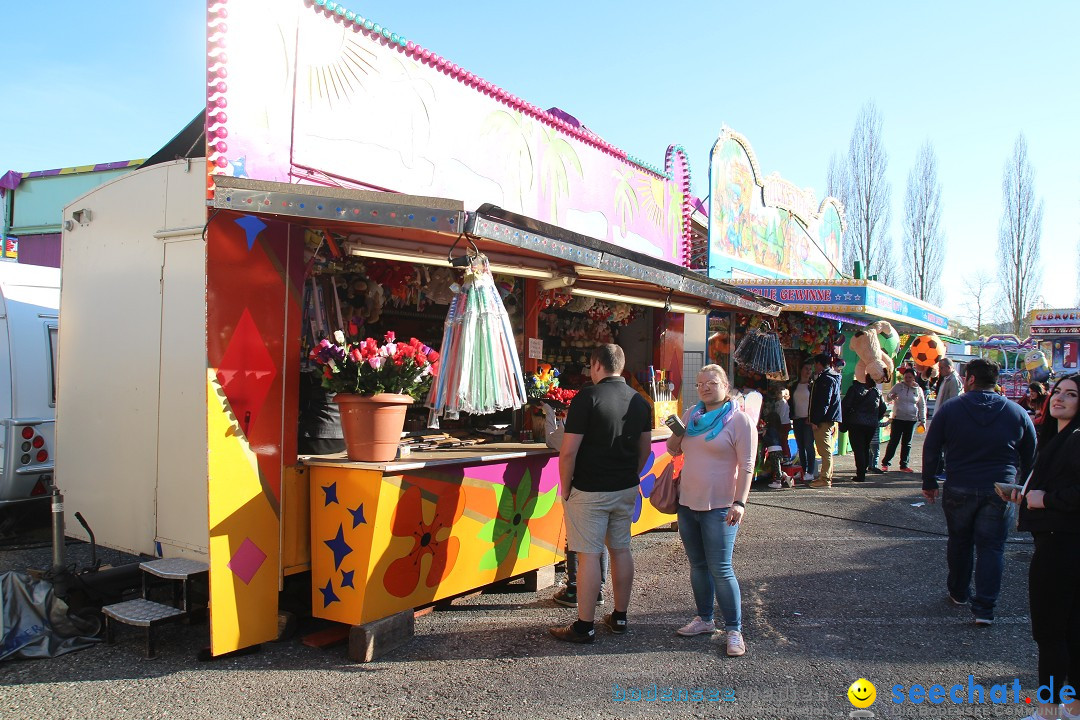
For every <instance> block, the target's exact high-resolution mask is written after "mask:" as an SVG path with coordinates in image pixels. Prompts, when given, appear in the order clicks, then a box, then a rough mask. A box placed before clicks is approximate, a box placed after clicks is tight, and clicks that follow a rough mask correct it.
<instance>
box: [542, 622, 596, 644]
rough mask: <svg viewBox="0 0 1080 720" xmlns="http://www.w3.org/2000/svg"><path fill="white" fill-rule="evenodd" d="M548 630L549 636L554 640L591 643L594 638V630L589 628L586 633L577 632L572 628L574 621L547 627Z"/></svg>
mask: <svg viewBox="0 0 1080 720" xmlns="http://www.w3.org/2000/svg"><path fill="white" fill-rule="evenodd" d="M548 632H549V633H551V637H553V638H555V639H556V640H562V641H563V642H572V643H591V642H593V641H594V640H596V630H590V631H589V632H587V633H579V632H578V631H577V630H575V629H574V623H570V624H569V625H563V626H561V627H553V628H548Z"/></svg>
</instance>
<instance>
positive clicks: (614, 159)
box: [207, 0, 690, 264]
mask: <svg viewBox="0 0 1080 720" xmlns="http://www.w3.org/2000/svg"><path fill="white" fill-rule="evenodd" d="M224 8H225V4H224V3H223V2H222V3H221V8H220V9H219V8H218V6H217V5H216V4H215V3H214V2H213V0H212V1H211V3H210V13H209V26H208V27H209V38H210V42H209V47H208V68H207V69H208V77H209V84H208V93H209V94H208V102H209V106H210V107H211V112H210V115H209V123H210V125H209V131H208V138H209V152H210V156H209V157H210V161H211V162H210V166H211V168H212V170H211V171H212V172H214V173H222V174H231V175H242V176H247V177H252V178H258V179H262V180H277V181H282V182H314V183H325V184H333V185H337V184H343V185H345V186H359V187H365V188H373V189H380V190H392V191H397V192H404V193H410V194H414V195H428V196H437V197H450V198H455V199H460V200H462V201H464V203H465V207H466V208H467V209H474V208H476V207H479V206H480V205H481V204H483V203H493V204H495V205H498V206H500V207H502V208H504V209H506V210H510V211H513V212H516V213H520V214H523V215H526V216H528V217H532V218H536V219H538V220H542V221H545V222H548V223H552V224H555V225H558V226H560V227H563V228H566V229H569V230H573V231H576V232H579V233H582V234H584V235H587V236H590V237H594V238H598V239H601V240H605V241H608V242H611V243H613V244H615V245H618V246H620V247H624V248H627V249H630V250H634V251H637V252H641V253H644V254H647V255H650V256H653V257H657V258H662V259H664V260H668V261H670V262H673V263H676V264H682V260H683V257H684V255H685V252H686V242H688V239H689V197H688V195H689V181H690V178H689V166H688V164H687V159H686V154H685V152H684V151H683V150H682V149H681V148H678V147H677V146H672V147H670V148H668V151H667V153H666V156H665V168H664V169H663V170H660V169H659V168H650V167H648V166H646V165H645V164H644V163H641V162H639V161H637V160H635V159H632V158H630V157H629V156H627V154H626V153H625V152H623V151H621V150H619V149H618V148H615V147H613V146H611V145H609V144H607V143H606V142H604V141H603V140H602V139H600V138H599V137H597V136H596V135H594V134H592V133H591V132H589V131H588V130H587V129H586V128H584V127H583V126H579V125H577V124H575V123H572V122H570V121H569V120H566V119H565V118H563V117H558V116H556V115H554V114H549V113H547V112H545V111H543V110H540V109H539V108H536V107H534V106H532V105H530V104H529V103H527V102H525V101H523V100H521V99H520V98H517V97H514V96H512V95H511V94H509V93H507V92H506V91H504V90H502V89H500V88H497V87H495V86H493V85H492V84H491V83H488V82H486V81H484V80H482V79H481V78H479V77H477V76H476V75H474V74H473V73H470V72H468V71H466V70H465V69H463V68H460V67H458V66H457V65H454V64H453V63H450V62H449V61H447V60H446V59H444V58H440V57H439V56H438V55H436V54H433V53H432V52H431V51H430V50H427V49H424V48H421V47H420V46H418V45H416V44H415V43H412V42H409V41H407V40H405V39H404V38H403V37H401V36H399V35H397V34H396V33H391V32H390V31H389V30H386V29H384V28H381V27H379V26H378V25H375V24H374V23H372V22H371V21H368V20H365V19H364V18H363V17H362V16H359V15H357V14H356V13H354V12H352V11H351V10H349V9H347V8H345V7H343V6H342V5H340V4H338V3H313V2H305V0H231V1H230V2H229V3H228V6H227V16H228V23H227V24H225V23H223V22H221V16H220V11H221V10H224ZM225 48H228V52H227V53H226V52H225ZM294 91H295V103H294V102H293V97H294ZM290 144H291V146H290Z"/></svg>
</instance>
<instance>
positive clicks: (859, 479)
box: [851, 475, 866, 482]
mask: <svg viewBox="0 0 1080 720" xmlns="http://www.w3.org/2000/svg"><path fill="white" fill-rule="evenodd" d="M851 482H866V478H864V477H859V476H858V475H856V476H855V477H853V478H851Z"/></svg>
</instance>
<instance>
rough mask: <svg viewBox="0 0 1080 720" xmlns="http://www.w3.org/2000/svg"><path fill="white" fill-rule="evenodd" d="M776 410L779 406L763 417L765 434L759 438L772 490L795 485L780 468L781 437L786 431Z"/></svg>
mask: <svg viewBox="0 0 1080 720" xmlns="http://www.w3.org/2000/svg"><path fill="white" fill-rule="evenodd" d="M783 404H784V405H786V404H787V403H783ZM778 408H779V406H776V407H774V408H773V409H772V410H770V411H769V412H768V414H766V415H765V420H764V422H765V433H764V435H763V436H762V438H761V446H762V447H763V448H764V449H765V468H766V470H767V475H768V476H769V477H771V478H772V482H770V483H769V487H770V488H772V489H773V490H779V489H780V488H789V487H793V486H794V485H795V482H794V481H793V480H792V479H791V478H790V477H788V476H787V475H785V474H784V471H783V470H782V469H781V467H780V459H781V458H782V457H783V456H784V452H783V447H782V446H783V444H784V443H783V441H782V440H781V437H783V438H786V437H787V431H786V430H784V429H783V427H784V426H783V424H782V423H781V422H780V413H779V412H777V409H778Z"/></svg>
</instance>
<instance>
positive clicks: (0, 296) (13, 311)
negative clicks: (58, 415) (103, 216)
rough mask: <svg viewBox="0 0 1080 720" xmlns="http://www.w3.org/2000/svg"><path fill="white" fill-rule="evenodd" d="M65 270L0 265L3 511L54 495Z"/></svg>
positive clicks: (0, 502) (0, 489)
mask: <svg viewBox="0 0 1080 720" xmlns="http://www.w3.org/2000/svg"><path fill="white" fill-rule="evenodd" d="M59 308H60V271H59V270H57V269H56V268H49V267H40V266H37V265H19V264H18V263H14V262H0V442H2V443H3V446H2V448H0V463H2V464H3V465H2V467H0V509H9V508H11V507H12V506H14V505H16V504H19V503H23V502H27V501H29V500H33V499H36V498H41V497H44V496H45V495H47V494H48V493H49V492H50V491H51V483H52V477H53V426H54V418H55V412H56V358H57V354H56V352H57V345H56V342H57V332H58V329H59Z"/></svg>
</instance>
